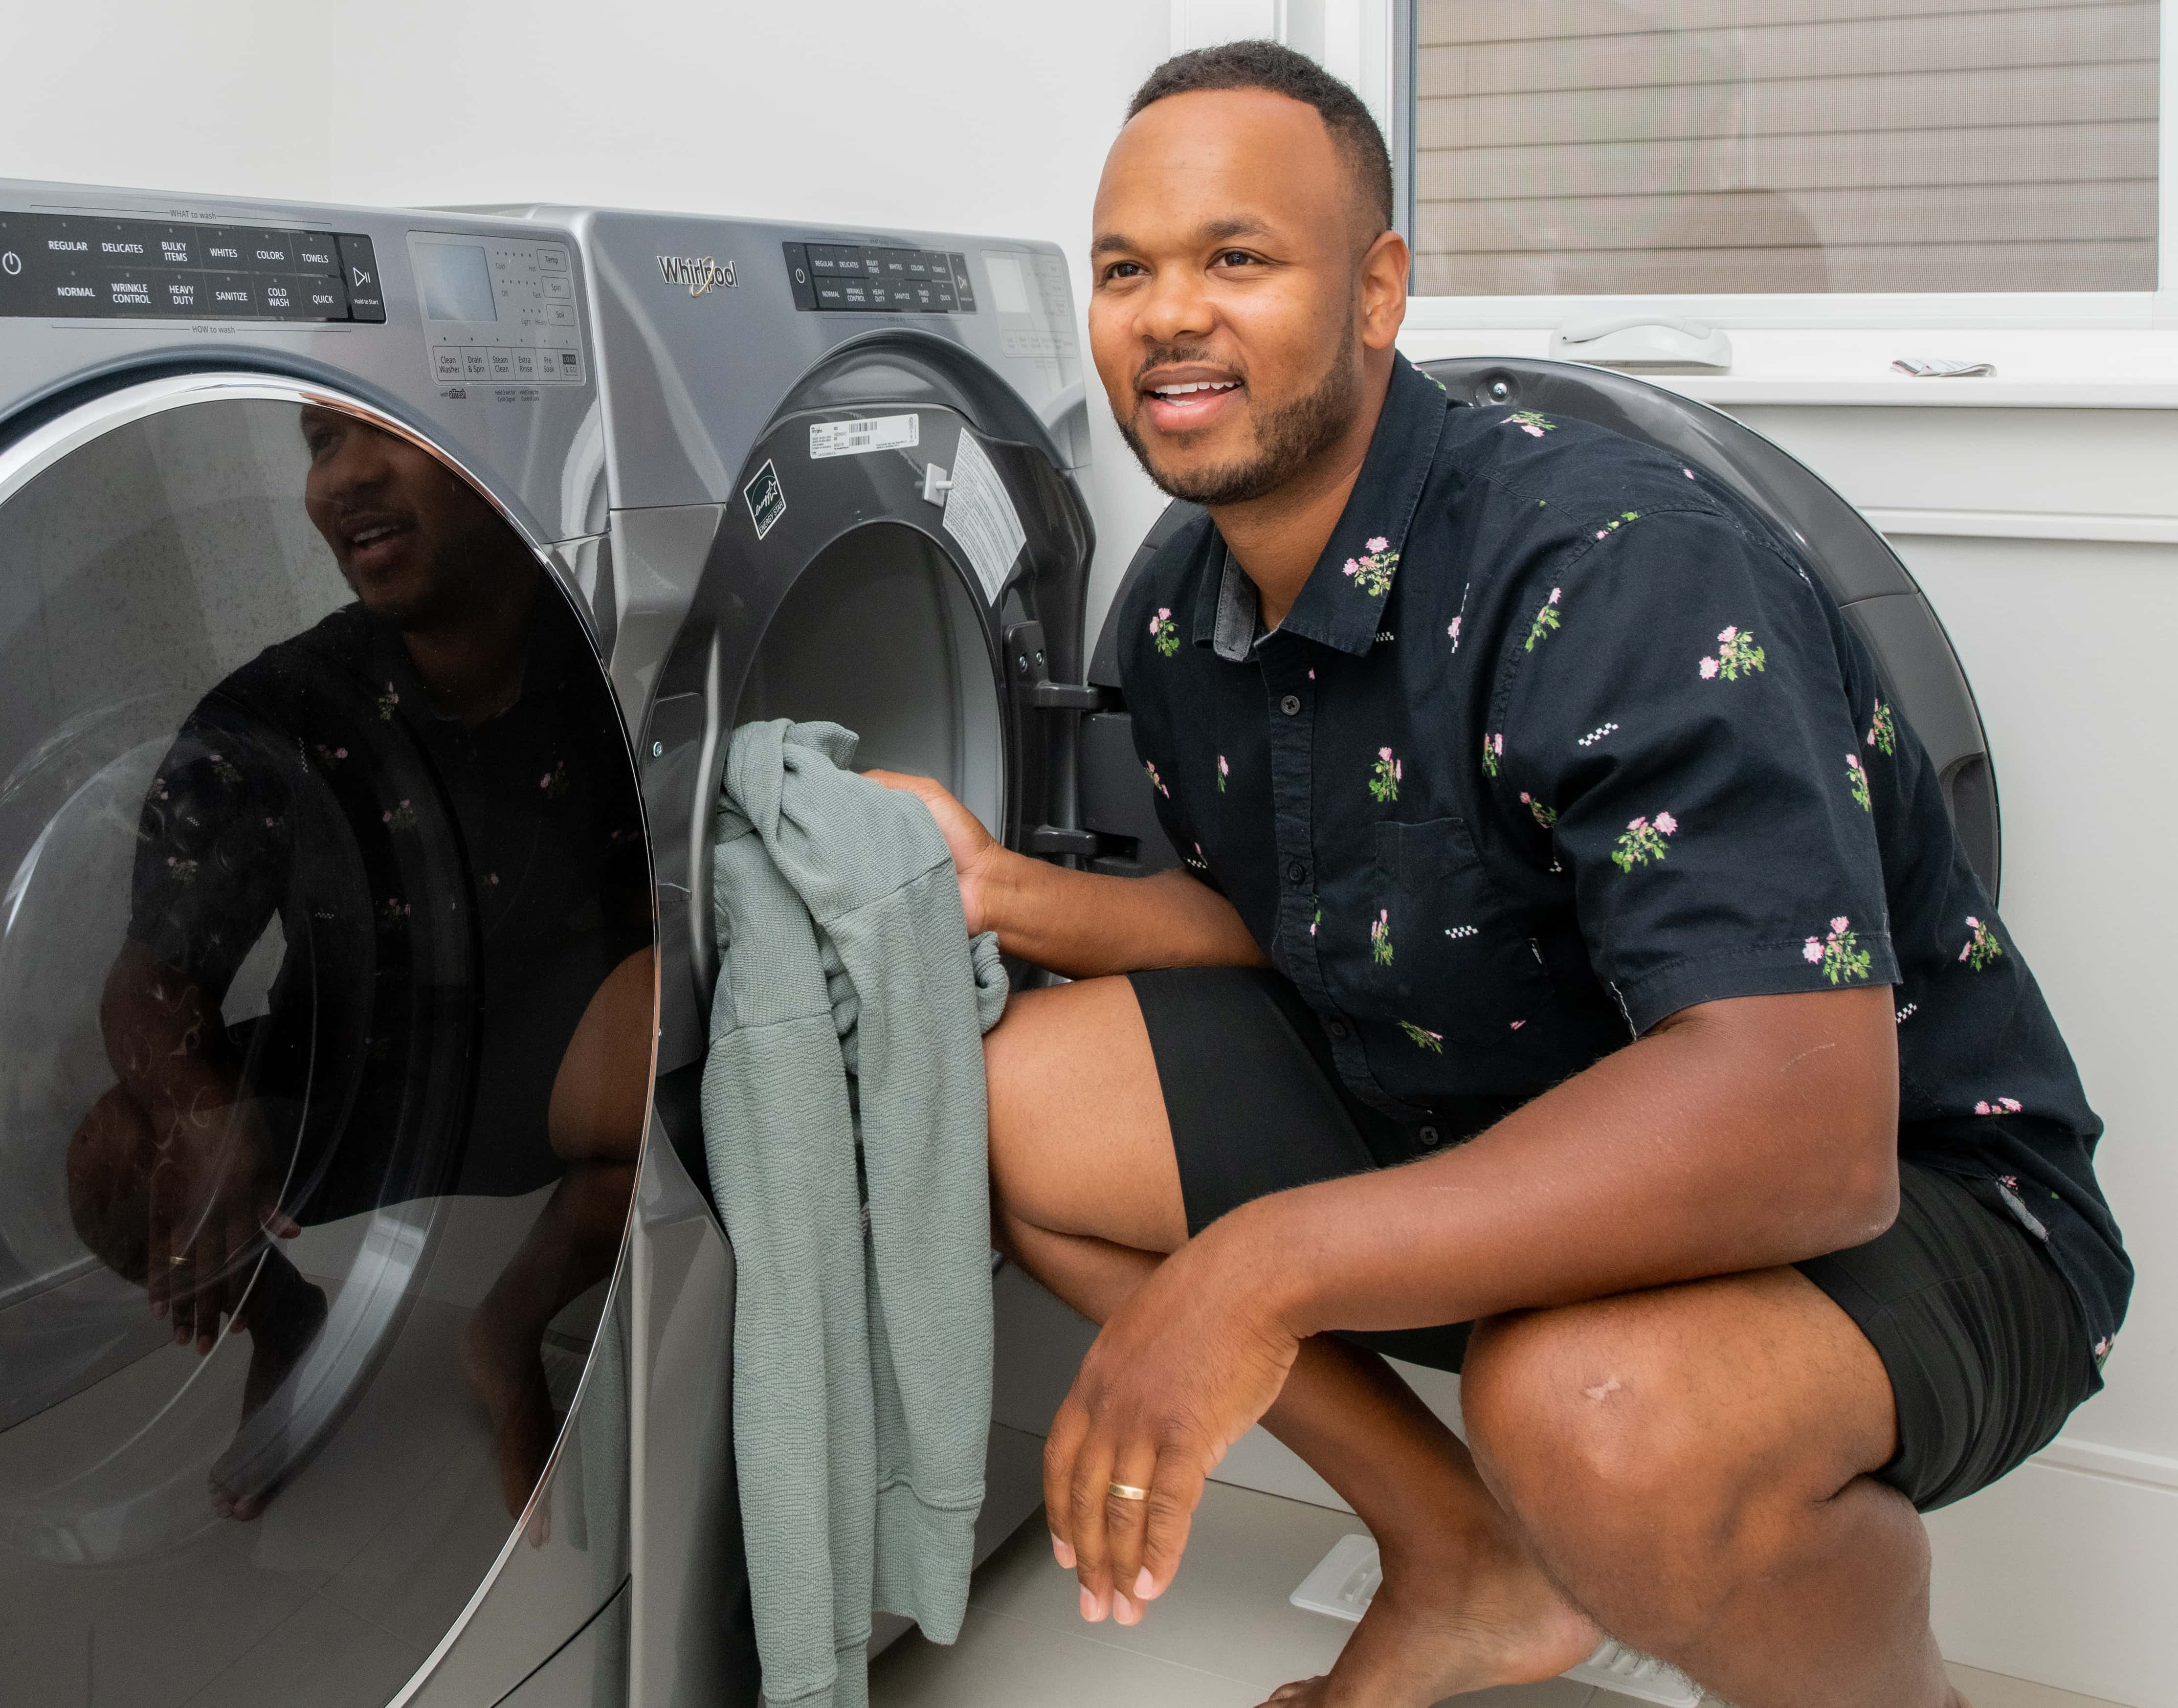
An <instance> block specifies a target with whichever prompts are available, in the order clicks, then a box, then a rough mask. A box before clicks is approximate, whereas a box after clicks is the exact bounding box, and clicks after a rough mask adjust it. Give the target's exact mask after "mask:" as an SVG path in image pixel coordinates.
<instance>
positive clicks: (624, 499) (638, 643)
mask: <svg viewBox="0 0 2178 1708" xmlns="http://www.w3.org/2000/svg"><path fill="white" fill-rule="evenodd" d="M496 211H498V212H502V213H509V214H518V215H520V216H523V217H525V218H528V219H532V220H534V221H537V222H540V223H542V224H543V225H544V226H545V227H549V228H551V229H554V230H560V229H565V230H567V231H571V232H572V233H573V234H574V236H575V240H576V244H577V250H578V253H579V255H580V257H581V265H582V268H583V287H584V292H583V295H584V300H585V303H586V304H587V312H588V315H589V317H590V325H589V331H590V334H591V344H592V348H594V352H595V359H596V361H597V364H598V373H599V386H600V391H601V394H602V397H603V399H604V404H605V408H604V435H603V457H602V469H603V492H602V500H601V504H600V506H598V507H599V508H600V509H601V512H602V513H603V514H604V515H605V517H606V519H607V520H606V527H605V537H604V539H603V541H602V542H601V544H600V546H599V550H597V551H595V552H594V554H592V555H591V556H589V557H588V558H587V559H586V560H585V566H584V574H585V577H586V580H585V583H584V585H585V587H586V588H587V589H588V591H589V593H590V595H591V598H592V599H593V602H594V609H595V610H596V613H597V617H598V622H599V632H600V634H601V635H602V636H604V637H605V638H606V642H607V645H608V651H609V655H610V660H611V670H612V675H613V679H614V682H615V683H616V687H617V688H618V691H619V693H620V694H621V700H622V703H624V704H626V705H627V706H629V707H635V706H638V705H640V706H643V708H645V711H644V714H643V720H642V722H641V725H640V735H639V736H638V759H639V763H640V764H641V767H642V770H643V788H644V796H645V800H646V802H647V803H648V813H649V817H650V822H651V824H652V826H653V829H654V843H655V847H654V854H655V858H656V860H657V881H658V886H659V887H658V899H659V922H660V927H659V928H660V933H661V936H660V949H661V972H660V978H661V990H662V993H663V1006H662V1009H661V1015H660V1025H661V1031H660V1035H659V1057H658V1066H659V1077H658V1093H657V1115H658V1120H659V1131H660V1132H661V1133H663V1134H664V1135H665V1136H666V1137H667V1138H668V1139H669V1140H670V1149H668V1148H665V1147H659V1149H658V1150H657V1151H655V1152H654V1154H653V1155H652V1157H651V1158H649V1159H648V1161H647V1163H646V1167H645V1174H644V1185H643V1207H642V1209H641V1211H640V1212H639V1213H638V1218H637V1227H636V1234H635V1238H636V1247H635V1251H636V1258H635V1262H636V1273H638V1274H641V1275H644V1276H646V1277H648V1278H649V1279H648V1283H647V1284H646V1285H645V1286H644V1287H643V1288H642V1289H638V1295H637V1296H638V1310H639V1311H643V1312H644V1313H646V1315H645V1321H644V1325H643V1327H642V1328H640V1329H639V1330H638V1349H637V1358H636V1364H637V1366H638V1368H639V1369H640V1370H641V1371H643V1375H642V1377H641V1378H640V1381H641V1383H642V1386H641V1391H640V1404H639V1406H638V1424H637V1427H638V1446H637V1453H638V1464H640V1465H642V1466H643V1473H642V1475H641V1477H640V1478H639V1486H638V1490H637V1492H636V1511H637V1519H636V1526H635V1535H636V1539H637V1540H636V1555H635V1560H634V1574H633V1588H632V1616H633V1618H634V1621H635V1626H634V1629H635V1640H634V1645H633V1648H634V1655H635V1664H634V1672H633V1675H632V1688H633V1689H634V1692H635V1700H637V1701H638V1702H641V1703H648V1702H652V1701H659V1702H664V1701H670V1700H707V1701H716V1700H752V1697H744V1696H742V1695H739V1694H729V1695H727V1696H725V1697H724V1698H722V1697H721V1696H720V1694H719V1693H720V1690H721V1689H727V1690H730V1691H732V1692H740V1691H747V1690H748V1689H750V1679H751V1677H752V1675H751V1672H750V1671H749V1653H750V1645H751V1637H750V1630H751V1625H750V1614H749V1600H748V1593H747V1582H746V1576H745V1572H744V1568H743V1567H742V1558H741V1554H740V1548H739V1540H738V1536H736V1534H735V1533H734V1532H733V1530H731V1525H722V1524H721V1523H720V1521H719V1518H718V1514H720V1513H721V1512H724V1513H726V1514H731V1512H732V1511H733V1510H734V1508H735V1506H736V1503H735V1501H734V1499H733V1496H732V1491H731V1486H728V1485H727V1484H726V1483H725V1482H724V1481H722V1480H723V1479H729V1478H730V1477H731V1470H732V1466H733V1454H732V1448H731V1440H730V1438H729V1422H730V1415H731V1393H730V1392H729V1388H728V1386H727V1383H726V1377H727V1376H728V1374H729V1372H730V1367H731V1364H730V1360H729V1359H728V1358H727V1357H725V1355H723V1354H722V1353H720V1351H719V1347H720V1342H719V1341H718V1338H717V1333H718V1330H717V1325H719V1324H722V1323H726V1322H730V1321H731V1312H732V1298H731V1256H730V1254H729V1253H727V1251H725V1244H724V1240H723V1238H722V1235H721V1232H720V1228H719V1225H718V1220H717V1218H716V1216H715V1215H714V1213H712V1211H711V1209H710V1207H709V1200H710V1191H709V1188H710V1184H711V1183H710V1181H709V1178H708V1169H707V1167H706V1163H705V1158H704V1152H703V1135H702V1132H701V1130H700V1125H699V1122H698V1109H697V1093H698V1086H699V1083H700V1080H701V1076H702V1070H703V1046H704V1042H705V1037H706V1028H705V1016H706V1015H707V1014H708V1011H709V999H710V994H711V988H712V984H713V981H714V977H715V976H716V954H715V950H714V937H713V933H714V921H713V919H712V917H711V907H710V891H711V884H710V840H709V838H710V830H711V818H712V807H713V805H714V802H716V800H717V798H718V794H719V789H720V779H721V774H722V769H723V766H724V762H725V753H726V745H727V741H728V738H729V736H730V735H731V731H732V730H733V729H734V728H735V727H736V725H739V724H742V723H744V722H747V721H749V720H754V719H760V718H772V717H780V716H785V717H792V718H797V719H799V718H824V719H830V720H835V721H837V722H839V723H841V724H844V725H846V726H848V727H849V728H851V729H853V730H854V731H856V732H857V733H858V734H859V735H860V736H861V737H862V744H861V747H860V750H859V753H858V755H857V763H858V764H866V765H876V766H886V767H890V768H892V769H899V770H903V771H910V772H917V773H921V774H922V775H930V776H934V777H936V778H937V779H939V780H940V781H941V782H943V783H944V784H945V785H946V786H948V787H949V789H951V790H952V791H954V793H955V795H957V796H958V797H960V799H961V800H962V801H963V802H966V805H967V806H968V807H970V808H971V810H973V811H974V812H975V813H977V815H978V816H979V817H980V818H982V820H983V822H984V824H986V825H987V826H988V827H989V829H991V830H992V831H993V833H994V834H996V835H999V836H1001V837H1003V838H1004V840H1006V841H1007V842H1009V843H1010V845H1012V846H1015V847H1018V848H1023V849H1026V850H1028V851H1032V852H1036V853H1040V854H1044V855H1048V856H1051V857H1057V858H1078V857H1085V856H1086V855H1088V854H1090V853H1092V852H1093V851H1094V847H1095V843H1094V839H1093V838H1092V837H1090V836H1088V835H1086V833H1085V832H1083V831H1081V829H1078V828H1075V827H1076V824H1077V819H1076V817H1075V810H1074V798H1075V780H1074V773H1073V762H1074V753H1075V729H1074V725H1075V723H1076V722H1077V721H1078V720H1079V717H1080V715H1081V713H1082V711H1083V710H1084V709H1086V707H1087V706H1088V705H1089V704H1090V703H1092V698H1093V697H1092V694H1091V692H1090V691H1089V690H1088V689H1086V687H1084V686H1083V685H1082V683H1081V661H1082V625H1083V598H1084V591H1085V587H1086V578H1087V572H1088V566H1089V560H1090V554H1091V551H1092V539H1093V536H1092V528H1091V525H1090V521H1089V516H1088V511H1087V507H1086V504H1085V503H1084V501H1083V499H1082V496H1081V490H1080V487H1079V485H1078V484H1077V483H1078V482H1079V481H1080V479H1081V478H1082V477H1083V475H1084V474H1085V473H1086V466H1087V462H1088V430H1087V419H1086V405H1085V400H1084V396H1083V389H1082V377H1081V375H1082V370H1081V354H1080V351H1079V349H1078V347H1077V345H1078V341H1077V336H1076V333H1075V320H1074V310H1073V304H1072V298H1071V293H1070V285H1069V282H1068V274H1067V270H1066V264H1065V261H1064V257H1063V256H1062V255H1060V254H1059V251H1058V250H1057V249H1055V248H1053V246H1052V245H1050V244H1038V243H1033V242H1026V241H1021V240H1015V239H1007V238H975V237H965V236H959V235H952V234H944V233H928V232H907V231H898V230H875V229H867V228H862V229H852V230H849V229H843V228H837V227H821V226H817V225H813V224H807V223H800V222H759V221H746V220H733V219H720V218H707V217H699V216H678V215H670V214H654V213H643V212H635V211H617V210H606V209H588V208H561V207H523V208H508V209H501V210H496ZM667 826H673V827H678V829H677V833H676V832H669V831H668V830H667V829H665V827H667ZM996 1286H997V1295H998V1299H999V1355H998V1356H999V1368H998V1371H997V1377H996V1379H997V1387H998V1392H999V1406H998V1413H999V1419H1000V1421H999V1423H998V1424H997V1425H995V1426H994V1427H993V1432H992V1443H991V1454H990V1459H989V1461H988V1475H987V1494H986V1499H985V1504H984V1508H983V1514H982V1520H981V1522H980V1523H979V1525H978V1530H977V1539H978V1555H979V1557H981V1555H982V1554H983V1553H988V1552H989V1550H990V1549H991V1548H993V1547H996V1546H997V1544H998V1543H999V1541H1003V1540H1004V1537H1005V1536H1008V1535H1009V1534H1010V1533H1011V1532H1012V1531H1013V1530H1015V1528H1017V1527H1018V1525H1020V1524H1021V1522H1022V1521H1023V1520H1024V1519H1026V1518H1027V1517H1028V1516H1029V1515H1030V1514H1032V1512H1033V1511H1034V1510H1035V1509H1036V1508H1037V1505H1038V1504H1040V1503H1041V1500H1042V1477H1041V1453H1042V1441H1041V1433H1042V1430H1043V1428H1044V1427H1045V1426H1046V1425H1047V1424H1048V1420H1049V1418H1050V1415H1051V1414H1052V1412H1053V1410H1054V1409H1055V1408H1056V1406H1057V1404H1058V1402H1059V1399H1060V1398H1062V1397H1063V1395H1064V1388H1065V1382H1066V1380H1067V1379H1068V1377H1070V1373H1071V1364H1070V1362H1069V1361H1068V1360H1052V1359H1049V1358H1046V1357H1042V1356H1039V1355H1038V1354H1039V1353H1040V1352H1041V1350H1042V1349H1044V1348H1045V1347H1047V1346H1048V1344H1051V1343H1052V1339H1053V1334H1054V1333H1056V1334H1058V1335H1059V1337H1060V1338H1062V1339H1064V1340H1065V1341H1068V1342H1071V1341H1072V1340H1074V1339H1075V1338H1077V1337H1079V1335H1080V1334H1081V1325H1080V1324H1079V1322H1078V1319H1075V1318H1073V1317H1071V1314H1070V1313H1068V1312H1066V1311H1064V1309H1063V1307H1060V1306H1056V1305H1055V1304H1054V1303H1053V1301H1052V1300H1050V1299H1049V1298H1048V1295H1043V1294H1042V1292H1041V1290H1040V1289H1036V1288H1035V1287H1034V1286H1033V1284H1029V1283H1026V1282H1025V1281H1024V1280H1023V1279H1022V1278H1020V1277H1019V1276H1017V1275H1013V1274H1011V1273H1007V1274H1002V1275H1000V1276H999V1278H998V1281H997V1283H996ZM707 1336H708V1337H709V1338H705V1337H707ZM698 1344H700V1345H703V1346H704V1347H706V1348H708V1349H709V1351H708V1352H707V1354H706V1355H704V1356H701V1357H698V1356H692V1355H690V1349H691V1347H692V1346H694V1345H698ZM691 1489H695V1490H699V1491H701V1492H702V1493H701V1497H699V1498H698V1499H695V1500H691V1499H689V1498H688V1491H690V1490H691ZM900 1629H904V1622H901V1621H897V1620H894V1621H890V1622H886V1621H883V1620H881V1621H880V1622H879V1629H878V1639H877V1640H878V1642H879V1643H882V1642H884V1641H885V1640H889V1638H890V1637H892V1636H895V1635H897V1634H899V1631H900ZM719 1681H725V1683H720V1682H719ZM691 1693H692V1694H691ZM706 1693H709V1694H706Z"/></svg>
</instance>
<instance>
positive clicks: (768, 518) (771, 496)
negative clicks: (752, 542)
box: [742, 457, 786, 539]
mask: <svg viewBox="0 0 2178 1708" xmlns="http://www.w3.org/2000/svg"><path fill="white" fill-rule="evenodd" d="M742 502H743V503H745V504H747V506H748V510H749V520H750V521H751V522H753V523H755V524H756V537H757V538H758V539H763V537H764V535H766V534H769V533H770V532H771V530H772V527H773V524H774V523H776V522H778V520H779V518H780V517H782V516H784V515H785V514H786V493H785V489H784V488H782V487H781V486H780V484H779V471H778V470H777V469H776V468H773V467H772V466H771V459H770V458H769V457H765V458H764V459H763V468H759V469H758V470H757V472H756V473H755V474H752V476H750V477H749V483H748V484H747V485H746V486H744V487H743V488H742Z"/></svg>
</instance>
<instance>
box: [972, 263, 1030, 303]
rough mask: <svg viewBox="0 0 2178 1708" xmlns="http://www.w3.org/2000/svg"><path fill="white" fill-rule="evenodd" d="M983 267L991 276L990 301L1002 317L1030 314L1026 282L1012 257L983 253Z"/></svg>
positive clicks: (1019, 267) (1018, 265)
mask: <svg viewBox="0 0 2178 1708" xmlns="http://www.w3.org/2000/svg"><path fill="white" fill-rule="evenodd" d="M983 265H984V266H985V267H986V268H988V270H989V271H990V275H991V301H992V303H993V305H995V306H996V308H997V309H998V311H999V313H1000V314H1002V315H1026V314H1029V313H1031V312H1032V310H1031V309H1030V308H1029V304H1028V281H1027V280H1026V278H1024V277H1023V276H1021V261H1020V260H1019V258H1018V257H1016V256H1014V255H994V254H993V253H992V252H991V251H990V250H988V249H986V250H984V251H983Z"/></svg>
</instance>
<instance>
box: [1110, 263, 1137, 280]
mask: <svg viewBox="0 0 2178 1708" xmlns="http://www.w3.org/2000/svg"><path fill="white" fill-rule="evenodd" d="M1141 271H1142V267H1141V262H1139V261H1114V262H1113V263H1112V265H1111V266H1108V267H1107V268H1105V269H1104V276H1105V277H1106V278H1107V279H1131V278H1134V277H1136V276H1137V275H1139V274H1140V273H1141Z"/></svg>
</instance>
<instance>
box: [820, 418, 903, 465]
mask: <svg viewBox="0 0 2178 1708" xmlns="http://www.w3.org/2000/svg"><path fill="white" fill-rule="evenodd" d="M921 442H922V417H920V416H918V415H880V416H878V418H877V419H875V420H874V421H815V422H812V423H811V424H810V427H809V460H810V461H811V462H815V461H816V460H817V459H818V457H860V456H862V454H863V453H864V452H870V451H909V450H912V449H913V448H914V447H915V446H917V445H918V444H920V443H921Z"/></svg>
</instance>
